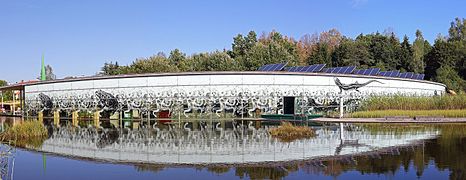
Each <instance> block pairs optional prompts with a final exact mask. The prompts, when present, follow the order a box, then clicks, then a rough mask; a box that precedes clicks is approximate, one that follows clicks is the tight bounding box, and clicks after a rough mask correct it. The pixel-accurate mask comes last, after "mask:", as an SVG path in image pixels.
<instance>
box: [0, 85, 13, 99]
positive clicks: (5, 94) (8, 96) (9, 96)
mask: <svg viewBox="0 0 466 180" xmlns="http://www.w3.org/2000/svg"><path fill="white" fill-rule="evenodd" d="M3 86H8V82H6V81H5V80H0V87H3ZM2 96H3V100H4V101H11V99H13V93H12V92H11V91H4V92H3V93H2Z"/></svg>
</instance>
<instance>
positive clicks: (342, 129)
mask: <svg viewBox="0 0 466 180" xmlns="http://www.w3.org/2000/svg"><path fill="white" fill-rule="evenodd" d="M343 131H344V128H343V123H340V140H341V141H342V142H343V141H344V140H345V134H344V132H343Z"/></svg>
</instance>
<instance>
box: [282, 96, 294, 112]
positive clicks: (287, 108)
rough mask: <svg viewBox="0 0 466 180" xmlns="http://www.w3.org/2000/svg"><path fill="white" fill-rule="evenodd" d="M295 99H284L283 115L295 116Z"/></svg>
mask: <svg viewBox="0 0 466 180" xmlns="http://www.w3.org/2000/svg"><path fill="white" fill-rule="evenodd" d="M294 100H295V97H283V114H294Z"/></svg>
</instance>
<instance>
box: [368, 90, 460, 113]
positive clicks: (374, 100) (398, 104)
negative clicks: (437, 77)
mask: <svg viewBox="0 0 466 180" xmlns="http://www.w3.org/2000/svg"><path fill="white" fill-rule="evenodd" d="M450 109H466V94H465V93H461V94H458V95H456V96H450V95H443V96H434V97H410V96H391V97H371V98H369V99H367V100H365V101H363V102H362V103H361V107H360V110H363V111H374V110H450Z"/></svg>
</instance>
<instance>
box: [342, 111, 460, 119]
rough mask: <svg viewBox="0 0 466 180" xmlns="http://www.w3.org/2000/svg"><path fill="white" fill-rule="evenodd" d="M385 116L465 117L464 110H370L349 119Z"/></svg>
mask: <svg viewBox="0 0 466 180" xmlns="http://www.w3.org/2000/svg"><path fill="white" fill-rule="evenodd" d="M387 116H408V117H411V118H414V117H416V116H443V117H450V118H457V117H466V109H447V110H439V109H436V110H371V111H357V112H353V113H351V114H349V117H351V118H383V117H387Z"/></svg>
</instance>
